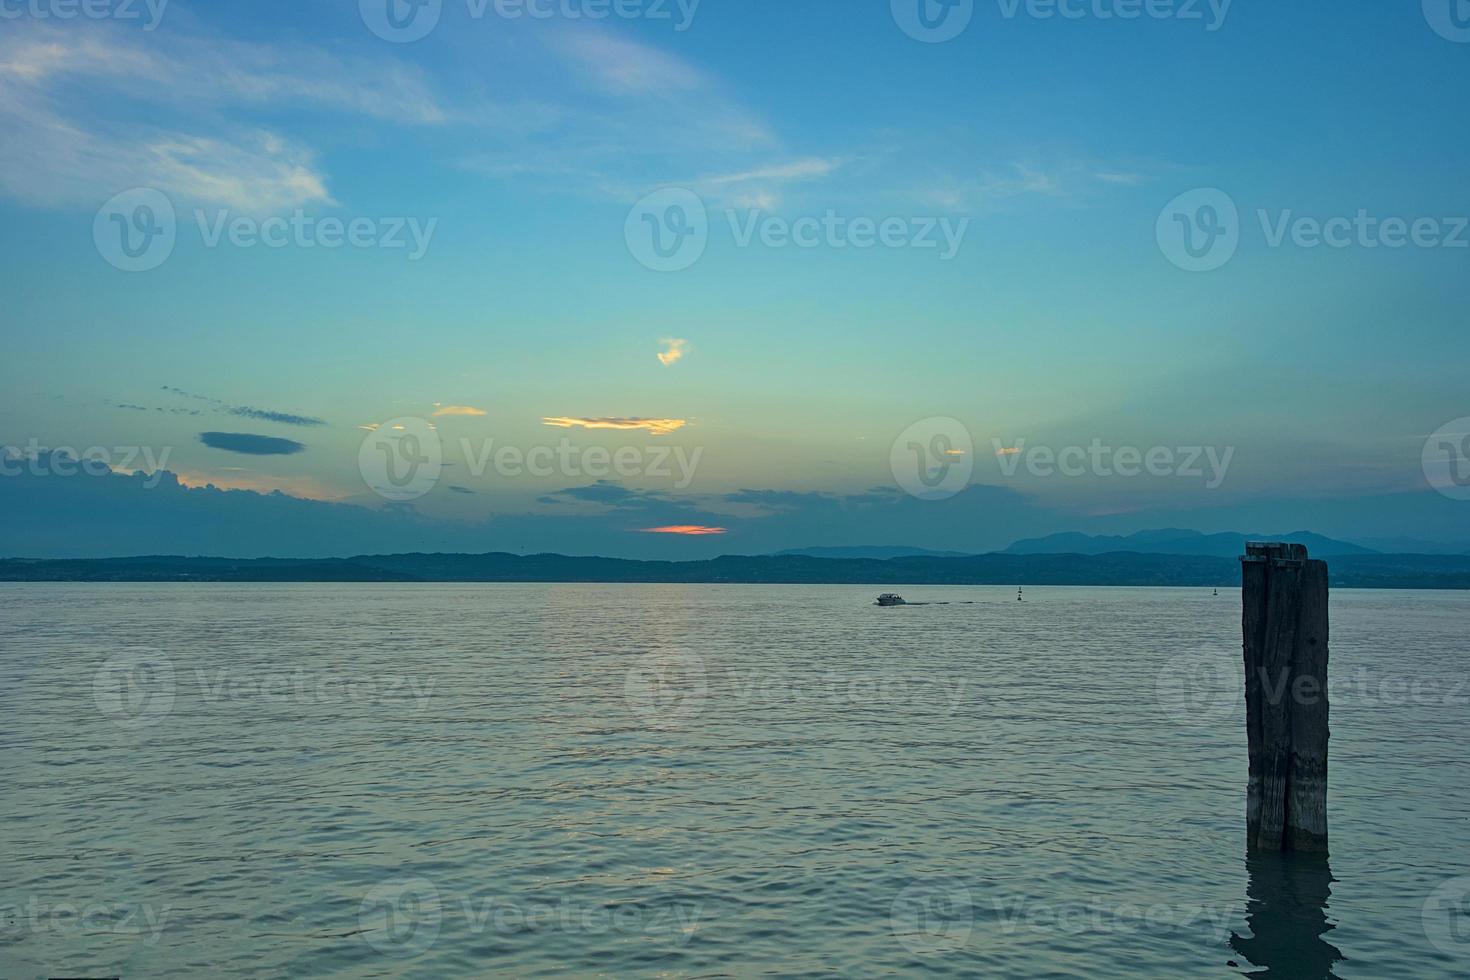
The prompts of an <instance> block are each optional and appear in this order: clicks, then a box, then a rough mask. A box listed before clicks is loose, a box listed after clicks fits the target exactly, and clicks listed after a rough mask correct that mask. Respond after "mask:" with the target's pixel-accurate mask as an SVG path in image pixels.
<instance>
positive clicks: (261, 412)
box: [119, 385, 327, 427]
mask: <svg viewBox="0 0 1470 980" xmlns="http://www.w3.org/2000/svg"><path fill="white" fill-rule="evenodd" d="M160 390H161V391H166V392H168V393H169V394H171V395H176V396H178V397H179V398H187V399H189V400H190V401H196V402H204V403H205V404H207V405H209V406H211V407H212V408H213V409H214V410H215V411H217V412H223V413H224V414H226V415H234V416H236V417H238V418H243V419H253V420H255V421H256V422H276V423H279V424H281V425H299V426H305V427H314V426H319V425H326V424H327V423H326V421H325V420H324V419H318V418H313V417H311V416H310V415H297V414H295V413H293V412H277V411H274V410H272V409H268V408H254V407H252V406H250V405H232V404H230V403H229V402H226V401H222V400H221V399H218V398H211V397H210V396H208V395H196V394H194V393H193V392H191V391H185V390H184V389H182V388H175V387H173V386H172V385H164V386H163V387H162V388H161V389H160ZM119 407H132V406H119ZM189 414H192V415H197V414H198V413H197V412H190V413H189Z"/></svg>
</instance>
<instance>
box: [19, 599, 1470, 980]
mask: <svg viewBox="0 0 1470 980" xmlns="http://www.w3.org/2000/svg"><path fill="white" fill-rule="evenodd" d="M888 590H893V591H898V592H900V593H902V594H903V595H904V596H905V597H906V598H907V599H909V600H910V601H911V602H929V603H933V604H929V605H913V606H908V607H900V608H894V609H880V608H877V607H875V606H873V605H872V601H873V598H874V596H875V595H876V594H877V593H878V592H881V591H888ZM1024 599H1025V601H1023V602H1018V601H1017V600H1016V593H1015V590H1014V589H1001V588H984V587H934V586H927V587H925V586H919V587H911V588H904V587H902V586H900V585H898V584H896V583H879V584H876V585H874V586H872V587H870V588H850V587H838V586H780V587H770V586H743V585H731V586H707V585H702V586H657V585H424V586H401V585H391V586H376V585H294V584H293V585H253V586H241V585H208V584H199V585H106V586H94V585H30V584H25V585H3V586H0V977H4V978H7V980H9V978H29V977H49V976H76V977H102V976H120V977H123V978H143V977H165V976H180V977H206V976H207V977H257V976H289V977H293V978H297V977H320V976H365V977H428V976H436V977H445V976H464V977H475V976H485V975H491V974H502V975H507V976H554V975H566V974H571V975H596V974H603V975H613V976H650V977H651V976H659V977H709V976H773V975H790V976H797V975H813V974H815V975H849V976H873V975H883V974H917V973H926V974H941V975H946V974H947V975H956V976H959V975H964V976H987V977H1043V976H1044V977H1051V978H1057V977H1078V978H1082V977H1086V978H1097V977H1128V978H1139V977H1149V978H1153V977H1157V978H1161V980H1162V978H1168V980H1175V978H1179V977H1230V976H1236V975H1242V974H1247V975H1255V976H1271V977H1276V978H1281V980H1319V978H1326V977H1329V976H1336V977H1341V978H1363V980H1382V978H1387V977H1449V976H1464V975H1466V974H1470V751H1467V749H1470V727H1467V722H1470V685H1467V677H1470V630H1467V627H1470V594H1466V593H1447V592H1446V593H1429V592H1373V591H1348V590H1337V591H1335V592H1334V593H1333V596H1332V642H1331V657H1332V662H1331V675H1332V678H1333V692H1332V696H1333V705H1332V748H1331V753H1332V755H1331V759H1332V762H1331V764H1332V771H1331V799H1330V804H1329V808H1330V815H1331V820H1332V827H1331V834H1332V854H1331V858H1330V861H1328V862H1312V861H1306V860H1298V861H1283V860H1279V859H1273V860H1247V856H1246V853H1245V843H1244V836H1245V835H1244V815H1243V814H1244V797H1245V782H1246V744H1245V731H1244V727H1243V724H1244V722H1243V711H1244V707H1243V696H1242V693H1241V692H1242V678H1241V673H1242V668H1241V663H1240V659H1241V658H1240V623H1239V617H1240V601H1239V594H1238V592H1237V591H1235V590H1231V591H1229V592H1228V593H1227V592H1226V591H1225V590H1222V591H1221V594H1220V595H1219V596H1218V597H1214V596H1212V595H1211V594H1210V591H1209V590H1207V589H1206V590H1187V589H1129V588H1114V589H1094V588H1087V589H1081V588H1076V589H1074V588H1034V589H1031V588H1028V589H1027V590H1026V592H1025V595H1024ZM941 603H944V604H941Z"/></svg>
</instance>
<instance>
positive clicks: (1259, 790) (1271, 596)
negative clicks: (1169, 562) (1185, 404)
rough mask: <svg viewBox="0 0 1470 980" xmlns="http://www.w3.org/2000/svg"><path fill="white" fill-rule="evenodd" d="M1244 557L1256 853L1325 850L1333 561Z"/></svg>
mask: <svg viewBox="0 0 1470 980" xmlns="http://www.w3.org/2000/svg"><path fill="white" fill-rule="evenodd" d="M1245 551H1246V553H1245V557H1244V558H1242V559H1241V592H1242V599H1243V600H1244V601H1243V603H1242V611H1241V632H1242V634H1243V636H1244V649H1245V712H1246V734H1247V739H1248V742H1249V746H1250V749H1249V750H1250V785H1249V787H1248V788H1247V790H1246V829H1247V832H1248V834H1249V837H1250V845H1251V847H1253V848H1257V849H1260V850H1266V851H1312V852H1319V853H1326V851H1327V738H1328V730H1327V711H1328V702H1327V563H1326V562H1323V561H1313V560H1311V559H1309V558H1308V557H1307V548H1306V546H1305V545H1300V544H1258V543H1255V542H1252V543H1249V544H1247V545H1246V548H1245Z"/></svg>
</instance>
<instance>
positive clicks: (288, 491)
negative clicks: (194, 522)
mask: <svg viewBox="0 0 1470 980" xmlns="http://www.w3.org/2000/svg"><path fill="white" fill-rule="evenodd" d="M175 475H176V476H177V477H178V478H179V483H180V484H181V485H183V486H186V487H189V488H190V489H197V488H199V487H207V486H213V487H215V489H218V490H253V491H255V492H256V493H273V492H275V491H277V490H279V491H280V492H281V493H283V494H285V495H286V496H288V497H298V498H300V499H302V500H325V501H338V500H346V499H347V498H348V497H349V496H351V495H350V494H348V493H346V492H344V491H342V490H339V489H337V488H336V487H332V486H328V485H327V484H325V483H322V482H321V481H320V480H317V479H314V478H312V477H309V476H271V475H269V474H266V473H248V472H245V471H244V470H226V471H206V470H183V471H180V472H179V473H176V474H175Z"/></svg>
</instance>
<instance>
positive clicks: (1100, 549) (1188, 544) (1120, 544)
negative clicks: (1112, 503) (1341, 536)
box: [1005, 528, 1378, 558]
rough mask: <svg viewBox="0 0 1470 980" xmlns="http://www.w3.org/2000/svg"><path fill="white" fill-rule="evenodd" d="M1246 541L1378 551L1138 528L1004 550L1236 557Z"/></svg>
mask: <svg viewBox="0 0 1470 980" xmlns="http://www.w3.org/2000/svg"><path fill="white" fill-rule="evenodd" d="M1247 541H1284V542H1288V543H1291V544H1304V545H1306V546H1307V551H1308V552H1309V553H1310V554H1311V556H1312V557H1313V558H1338V557H1341V556H1343V555H1372V554H1378V552H1376V551H1374V549H1372V548H1365V547H1363V546H1362V545H1356V544H1350V543H1348V542H1346V541H1337V540H1334V539H1333V538H1327V537H1323V536H1322V535H1320V534H1313V533H1312V532H1310V531H1293V532H1291V533H1290V534H1241V533H1240V532H1237V531H1225V532H1222V533H1219V534H1204V533H1202V532H1200V531H1186V530H1182V529H1180V528H1163V529H1161V530H1157V531H1139V532H1137V533H1136V534H1127V535H1122V536H1108V535H1093V534H1079V533H1077V532H1075V531H1069V532H1064V533H1062V534H1049V535H1047V536H1046V537H1044V538H1026V539H1024V540H1021V541H1017V542H1016V543H1015V544H1013V545H1011V546H1010V547H1009V548H1007V549H1005V554H1008V555H1105V554H1108V553H1110V552H1115V551H1133V552H1138V553H1141V554H1148V555H1217V556H1220V557H1238V556H1240V555H1243V554H1245V544H1246V542H1247Z"/></svg>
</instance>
